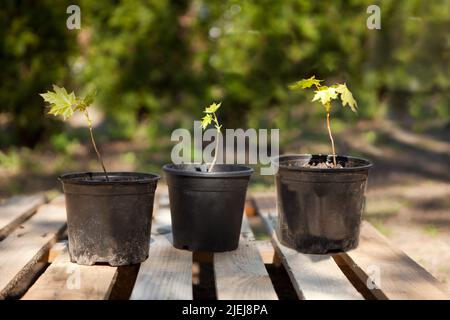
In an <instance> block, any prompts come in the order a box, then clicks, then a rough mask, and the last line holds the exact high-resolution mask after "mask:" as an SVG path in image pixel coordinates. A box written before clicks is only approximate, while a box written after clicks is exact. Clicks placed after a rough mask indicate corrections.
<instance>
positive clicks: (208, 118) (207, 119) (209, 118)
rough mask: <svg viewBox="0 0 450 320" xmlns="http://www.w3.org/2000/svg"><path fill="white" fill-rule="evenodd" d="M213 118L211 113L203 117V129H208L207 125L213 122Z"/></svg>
mask: <svg viewBox="0 0 450 320" xmlns="http://www.w3.org/2000/svg"><path fill="white" fill-rule="evenodd" d="M212 120H213V118H212V116H211V114H209V113H208V114H206V115H205V116H204V117H203V118H202V123H201V127H202V128H203V129H206V127H207V126H208V125H209V124H210V123H211V122H212Z"/></svg>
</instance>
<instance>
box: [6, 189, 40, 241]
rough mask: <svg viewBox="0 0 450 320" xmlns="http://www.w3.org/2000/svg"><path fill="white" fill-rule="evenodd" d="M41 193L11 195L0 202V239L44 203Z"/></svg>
mask: <svg viewBox="0 0 450 320" xmlns="http://www.w3.org/2000/svg"><path fill="white" fill-rule="evenodd" d="M45 200H46V198H45V196H44V195H43V194H36V195H31V196H16V197H12V198H10V199H8V200H6V201H5V202H3V203H1V204H0V240H2V239H4V238H5V237H6V236H7V235H8V234H9V233H11V232H12V231H13V230H14V229H15V228H17V227H18V226H19V225H20V224H21V223H23V222H24V221H25V220H27V219H28V218H29V217H30V216H32V215H33V214H34V213H35V212H36V210H37V208H38V207H39V206H40V205H42V204H44V203H45Z"/></svg>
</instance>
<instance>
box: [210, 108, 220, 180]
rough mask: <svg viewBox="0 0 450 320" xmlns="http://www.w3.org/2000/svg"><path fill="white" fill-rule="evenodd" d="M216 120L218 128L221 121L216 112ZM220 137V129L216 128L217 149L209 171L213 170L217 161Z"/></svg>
mask: <svg viewBox="0 0 450 320" xmlns="http://www.w3.org/2000/svg"><path fill="white" fill-rule="evenodd" d="M214 122H215V123H216V129H217V127H218V126H219V121H218V120H217V116H216V115H215V114H214ZM219 138H220V129H217V130H216V149H215V150H214V159H213V161H212V162H211V166H210V167H209V169H208V172H211V171H212V169H213V168H214V166H215V165H216V162H217V154H218V153H219Z"/></svg>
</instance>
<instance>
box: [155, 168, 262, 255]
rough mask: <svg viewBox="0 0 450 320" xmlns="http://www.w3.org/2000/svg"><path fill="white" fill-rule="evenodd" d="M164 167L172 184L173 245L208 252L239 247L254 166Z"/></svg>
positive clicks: (170, 192) (169, 185) (168, 181)
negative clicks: (203, 168) (207, 170)
mask: <svg viewBox="0 0 450 320" xmlns="http://www.w3.org/2000/svg"><path fill="white" fill-rule="evenodd" d="M163 170H164V172H165V176H166V179H167V184H168V187H169V199H170V211H171V216H172V234H173V245H174V247H176V248H178V249H186V250H190V251H206V252H223V251H231V250H235V249H237V247H238V245H239V236H240V233H241V225H242V217H243V212H244V205H245V196H246V192H247V186H248V181H249V179H250V176H251V174H252V172H253V169H251V168H249V167H246V166H241V165H229V164H218V165H215V166H214V169H213V172H209V173H208V172H201V171H199V166H198V165H195V164H182V165H175V164H167V165H165V166H164V167H163Z"/></svg>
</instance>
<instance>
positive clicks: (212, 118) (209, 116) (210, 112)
mask: <svg viewBox="0 0 450 320" xmlns="http://www.w3.org/2000/svg"><path fill="white" fill-rule="evenodd" d="M221 104H222V103H221V102H220V103H213V104H211V105H210V106H209V107H206V108H205V110H203V112H204V113H206V114H205V116H204V117H203V118H202V123H201V127H202V128H203V130H205V129H206V128H207V127H208V126H209V125H210V124H211V123H212V122H214V127H215V128H216V148H215V151H214V159H213V162H212V163H211V165H210V166H209V168H208V172H211V171H212V169H213V168H214V165H215V164H216V162H217V154H218V151H219V137H220V129H221V128H222V125H221V124H219V120H218V119H217V115H216V111H217V110H218V109H219V108H220V105H221Z"/></svg>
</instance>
